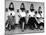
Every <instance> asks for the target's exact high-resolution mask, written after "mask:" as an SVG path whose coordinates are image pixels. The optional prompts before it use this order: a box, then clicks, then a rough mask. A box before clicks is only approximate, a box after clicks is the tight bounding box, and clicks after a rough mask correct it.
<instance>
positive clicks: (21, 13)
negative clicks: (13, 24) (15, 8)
mask: <svg viewBox="0 0 46 35" xmlns="http://www.w3.org/2000/svg"><path fill="white" fill-rule="evenodd" d="M19 17H20V21H19V23H20V25H21V28H22V31H24V28H25V24H26V19H25V17H26V12H25V6H24V3H22V4H21V6H20V10H19Z"/></svg>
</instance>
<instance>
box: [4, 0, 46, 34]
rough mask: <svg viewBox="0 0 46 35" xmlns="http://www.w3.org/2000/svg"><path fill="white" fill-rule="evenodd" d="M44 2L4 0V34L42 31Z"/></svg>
mask: <svg viewBox="0 0 46 35" xmlns="http://www.w3.org/2000/svg"><path fill="white" fill-rule="evenodd" d="M44 13H45V12H44V2H29V1H13V0H5V35H15V34H25V33H43V32H44Z"/></svg>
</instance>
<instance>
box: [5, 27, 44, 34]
mask: <svg viewBox="0 0 46 35" xmlns="http://www.w3.org/2000/svg"><path fill="white" fill-rule="evenodd" d="M42 32H44V30H39V29H34V30H31V29H28V28H27V29H26V30H24V32H22V30H21V29H20V28H19V27H16V28H15V30H11V31H8V30H6V31H5V35H15V34H26V33H42Z"/></svg>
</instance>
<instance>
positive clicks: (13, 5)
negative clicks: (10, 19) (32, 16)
mask: <svg viewBox="0 0 46 35" xmlns="http://www.w3.org/2000/svg"><path fill="white" fill-rule="evenodd" d="M11 5H12V8H11ZM9 10H11V11H12V10H14V4H13V2H11V3H10V5H9Z"/></svg>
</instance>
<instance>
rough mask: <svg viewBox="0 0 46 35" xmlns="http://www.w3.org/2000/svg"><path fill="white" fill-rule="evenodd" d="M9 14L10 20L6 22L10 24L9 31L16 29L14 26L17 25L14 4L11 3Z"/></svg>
mask: <svg viewBox="0 0 46 35" xmlns="http://www.w3.org/2000/svg"><path fill="white" fill-rule="evenodd" d="M7 13H8V20H7V21H6V23H8V29H9V30H11V29H14V28H15V27H14V24H15V12H14V5H13V2H11V3H10V5H9V11H8V12H7Z"/></svg>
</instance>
